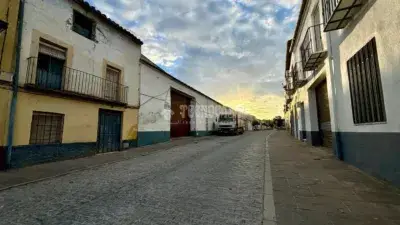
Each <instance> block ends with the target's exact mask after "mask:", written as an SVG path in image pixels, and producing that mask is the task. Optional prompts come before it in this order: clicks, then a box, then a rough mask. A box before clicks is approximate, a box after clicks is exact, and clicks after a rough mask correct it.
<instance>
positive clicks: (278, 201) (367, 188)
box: [268, 131, 400, 225]
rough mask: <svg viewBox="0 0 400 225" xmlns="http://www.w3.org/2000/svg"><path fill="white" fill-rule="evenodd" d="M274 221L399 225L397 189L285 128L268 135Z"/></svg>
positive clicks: (287, 223)
mask: <svg viewBox="0 0 400 225" xmlns="http://www.w3.org/2000/svg"><path fill="white" fill-rule="evenodd" d="M268 150H269V154H270V163H271V171H272V180H273V193H274V200H275V208H276V220H277V223H278V225H294V224H309V225H325V224H329V225H359V224H376V225H378V224H379V225H395V224H400V195H399V189H397V188H394V187H392V186H390V185H388V184H386V183H384V182H382V181H379V180H377V179H375V178H373V177H371V176H369V175H367V174H365V173H363V172H361V171H359V170H358V169H356V168H354V167H352V166H350V165H348V164H346V163H344V162H341V161H339V160H337V159H336V158H335V157H334V156H333V155H332V154H331V153H330V152H329V151H330V150H329V149H325V148H315V147H311V146H309V145H307V144H305V143H302V142H300V141H297V140H295V139H294V138H292V137H291V136H290V135H289V134H288V133H287V132H286V131H278V132H276V133H275V134H273V135H271V136H270V137H269V139H268Z"/></svg>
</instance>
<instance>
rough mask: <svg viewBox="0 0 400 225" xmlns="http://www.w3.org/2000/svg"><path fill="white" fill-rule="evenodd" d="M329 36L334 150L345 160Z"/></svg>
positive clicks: (339, 157) (338, 156)
mask: <svg viewBox="0 0 400 225" xmlns="http://www.w3.org/2000/svg"><path fill="white" fill-rule="evenodd" d="M328 37H329V48H330V56H329V60H330V62H329V64H330V65H331V66H330V67H329V70H330V73H331V83H332V85H331V86H332V95H333V96H332V99H333V101H332V103H333V115H334V118H335V123H334V128H335V132H334V137H335V146H334V150H335V155H336V157H337V158H338V159H339V160H343V154H342V144H341V139H340V134H339V129H340V128H339V122H338V115H337V110H336V107H337V102H336V97H335V96H336V84H335V80H334V77H333V76H334V74H333V72H334V69H333V67H334V66H335V65H334V63H333V48H332V37H331V33H330V32H329V33H328Z"/></svg>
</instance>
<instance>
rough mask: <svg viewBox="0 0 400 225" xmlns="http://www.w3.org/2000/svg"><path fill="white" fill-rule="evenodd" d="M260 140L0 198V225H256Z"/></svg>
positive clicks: (247, 138) (174, 152)
mask: <svg viewBox="0 0 400 225" xmlns="http://www.w3.org/2000/svg"><path fill="white" fill-rule="evenodd" d="M267 134H268V132H253V133H246V134H244V135H242V136H226V137H217V138H214V139H210V140H202V141H199V142H198V143H196V142H195V143H192V144H187V145H183V146H177V147H174V148H172V149H169V150H166V151H159V152H156V153H154V154H150V155H147V156H143V157H139V158H134V159H130V160H127V161H123V162H119V163H115V164H112V165H107V166H104V167H100V168H97V169H91V170H86V171H83V172H78V173H73V174H69V175H67V176H63V177H59V178H55V179H51V180H46V181H42V182H39V183H35V184H29V185H26V186H21V187H17V188H12V189H9V190H6V191H3V192H0V207H1V208H0V218H1V220H0V224H8V225H9V224H29V225H33V224H261V221H262V207H263V206H262V202H263V180H264V153H265V137H266V136H267Z"/></svg>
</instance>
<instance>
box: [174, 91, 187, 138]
mask: <svg viewBox="0 0 400 225" xmlns="http://www.w3.org/2000/svg"><path fill="white" fill-rule="evenodd" d="M189 105H190V98H189V97H187V96H185V95H182V94H180V93H178V92H176V91H171V110H172V113H171V137H183V136H189V135H190V118H189Z"/></svg>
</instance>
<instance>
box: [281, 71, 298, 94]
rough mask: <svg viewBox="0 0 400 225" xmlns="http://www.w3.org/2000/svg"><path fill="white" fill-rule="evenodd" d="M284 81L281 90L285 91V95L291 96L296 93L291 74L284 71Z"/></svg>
mask: <svg viewBox="0 0 400 225" xmlns="http://www.w3.org/2000/svg"><path fill="white" fill-rule="evenodd" d="M285 80H286V84H285V85H284V86H283V88H284V89H285V91H286V94H287V95H293V94H294V92H296V86H295V85H294V76H293V73H292V72H289V71H286V72H285Z"/></svg>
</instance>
